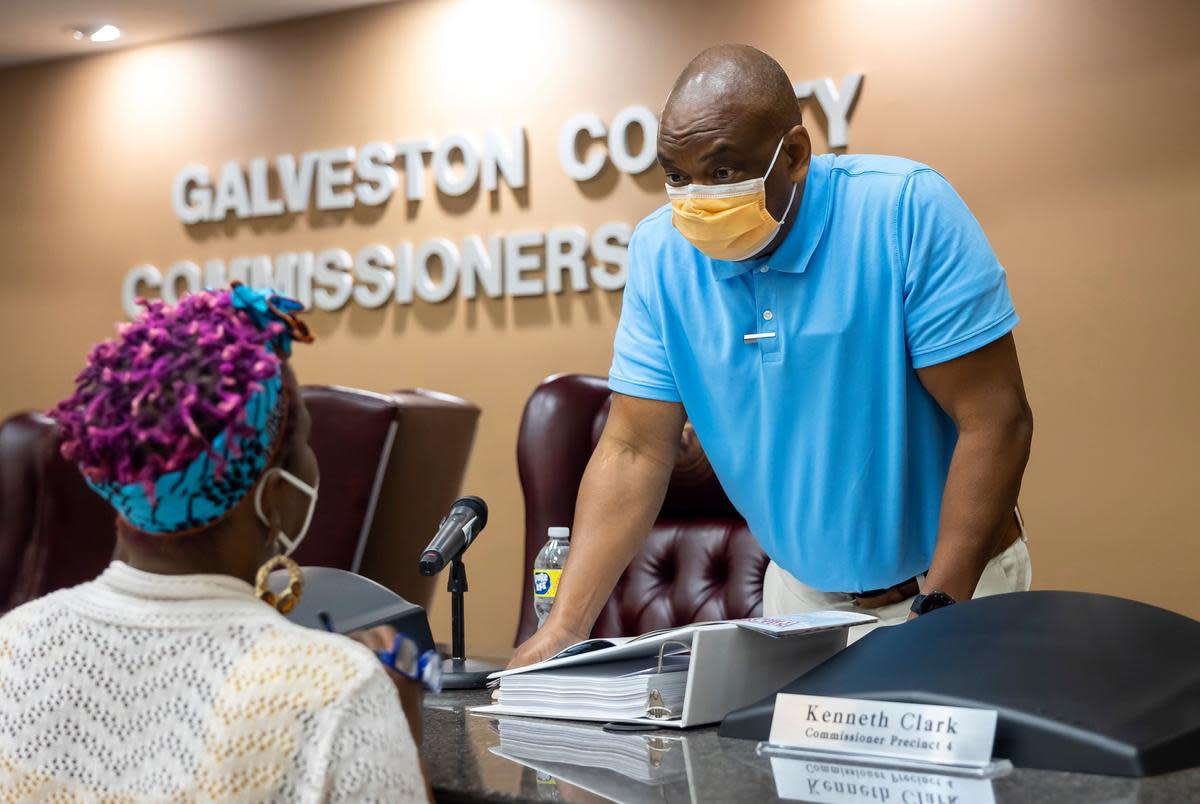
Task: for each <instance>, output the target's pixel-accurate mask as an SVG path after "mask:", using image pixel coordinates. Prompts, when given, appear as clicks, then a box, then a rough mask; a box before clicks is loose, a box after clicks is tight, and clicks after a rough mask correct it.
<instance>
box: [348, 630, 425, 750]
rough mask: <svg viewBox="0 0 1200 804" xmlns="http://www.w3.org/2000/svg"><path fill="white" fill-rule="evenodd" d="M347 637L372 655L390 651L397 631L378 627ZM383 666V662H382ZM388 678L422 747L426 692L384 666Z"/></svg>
mask: <svg viewBox="0 0 1200 804" xmlns="http://www.w3.org/2000/svg"><path fill="white" fill-rule="evenodd" d="M346 636H348V637H350V638H351V639H353V640H354V641H355V642H361V643H362V644H364V645H366V646H367V647H368V648H370V649H371V652H372V653H378V652H380V651H384V652H386V651H390V650H391V649H392V643H393V642H394V641H395V639H396V629H395V628H392V627H391V626H390V625H377V626H375V627H374V628H367V629H364V630H362V631H355V632H353V633H351V634H347V635H346ZM380 664H383V662H380ZM384 669H386V670H387V673H388V676H389V677H390V678H391V679H392V683H393V684H395V685H396V692H398V693H399V694H400V707H401V708H402V709H403V710H404V716H405V717H406V718H407V719H408V727H409V728H410V729H411V730H412V735H413V740H414V741H415V742H416V744H417V746H418V747H419V746H420V745H421V737H422V735H423V729H422V723H421V700H422V697H423V696H424V692H423V690H422V688H421V683H420V682H419V681H413V680H412V679H409V678H405V677H404V676H402V675H401V674H399V673H397V672H396V671H395V670H393V669H392V668H390V667H387V666H386V665H385V666H384Z"/></svg>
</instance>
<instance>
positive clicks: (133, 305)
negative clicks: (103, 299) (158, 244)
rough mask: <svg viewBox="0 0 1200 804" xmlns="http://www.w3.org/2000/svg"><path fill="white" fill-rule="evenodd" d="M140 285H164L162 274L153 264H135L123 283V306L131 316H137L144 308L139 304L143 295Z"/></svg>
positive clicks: (152, 286) (153, 286) (154, 286)
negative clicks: (138, 301) (139, 299)
mask: <svg viewBox="0 0 1200 804" xmlns="http://www.w3.org/2000/svg"><path fill="white" fill-rule="evenodd" d="M139 285H145V286H146V287H151V288H157V287H162V274H160V273H159V272H158V269H157V268H155V267H154V266H153V265H148V264H143V265H135V266H133V267H132V268H130V269H129V272H128V273H127V274H125V281H123V282H122V283H121V307H123V308H124V309H125V315H127V316H129V317H130V318H137V314H138V313H140V312H141V310H142V308H141V307H139V306H138V305H137V299H138V297H139V296H141V295H142V294H141V292H140V291H139V290H138V286H139Z"/></svg>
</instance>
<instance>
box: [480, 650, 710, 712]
mask: <svg viewBox="0 0 1200 804" xmlns="http://www.w3.org/2000/svg"><path fill="white" fill-rule="evenodd" d="M687 668H688V657H687V656H681V655H670V656H667V657H665V658H664V660H663V663H662V668H661V670H660V668H659V660H658V657H657V656H654V657H641V658H638V659H630V660H627V661H617V662H605V663H603V664H590V665H582V666H576V667H563V668H560V669H556V670H544V671H542V672H540V673H524V674H518V675H510V676H504V677H503V678H501V679H500V691H499V694H498V702H499V704H500V705H501V706H503V707H505V708H519V709H520V710H521V712H522V714H526V715H532V716H542V717H572V718H584V719H593V720H621V719H629V718H641V717H647V715H648V712H647V710H648V709H649V708H650V707H661V708H662V709H661V710H659V714H660V715H666V714H667V712H670V713H673V715H674V716H675V717H678V715H679V713H680V712H681V711H682V709H683V697H684V692H685V690H686V689H687Z"/></svg>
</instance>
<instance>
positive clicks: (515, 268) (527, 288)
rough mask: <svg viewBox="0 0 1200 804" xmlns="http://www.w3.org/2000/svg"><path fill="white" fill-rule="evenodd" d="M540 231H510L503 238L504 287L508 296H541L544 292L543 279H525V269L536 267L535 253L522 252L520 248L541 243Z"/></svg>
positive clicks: (536, 258) (533, 246) (531, 246)
mask: <svg viewBox="0 0 1200 804" xmlns="http://www.w3.org/2000/svg"><path fill="white" fill-rule="evenodd" d="M543 241H544V237H543V236H542V233H541V232H512V233H511V234H509V235H508V237H506V238H505V239H504V287H505V288H506V289H507V290H508V295H510V296H541V295H542V294H544V293H545V292H546V282H545V280H544V279H526V278H525V277H523V276H521V274H522V273H524V272H525V271H529V270H532V269H534V268H537V267H538V264H539V263H540V262H541V261H540V260H539V259H538V255H536V254H523V253H522V249H525V248H536V247H537V246H540V245H542V242H543Z"/></svg>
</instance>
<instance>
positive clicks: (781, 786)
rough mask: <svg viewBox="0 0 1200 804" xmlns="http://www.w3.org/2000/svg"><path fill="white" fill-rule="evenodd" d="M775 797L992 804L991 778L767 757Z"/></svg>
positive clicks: (849, 803)
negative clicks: (973, 777) (971, 777)
mask: <svg viewBox="0 0 1200 804" xmlns="http://www.w3.org/2000/svg"><path fill="white" fill-rule="evenodd" d="M771 771H772V773H773V775H774V776H775V791H776V794H777V795H778V796H779V797H780V798H786V799H799V800H800V801H812V802H820V804H862V802H864V801H870V802H879V803H880V804H888V802H898V804H996V795H995V792H994V791H993V789H992V781H991V780H990V779H969V778H964V777H962V776H942V775H939V774H936V773H927V772H923V771H911V770H897V769H894V768H873V767H867V766H863V765H849V764H842V763H837V762H820V761H816V760H805V759H786V758H784V757H771Z"/></svg>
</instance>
